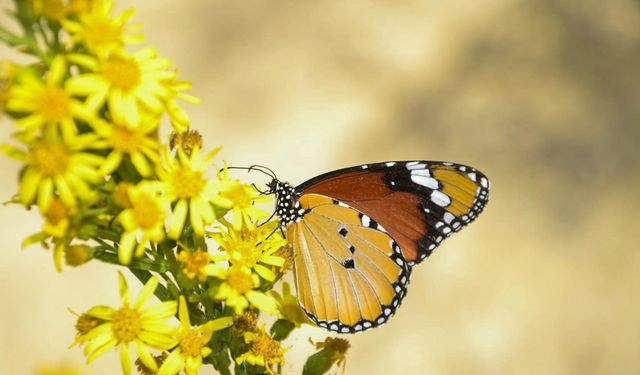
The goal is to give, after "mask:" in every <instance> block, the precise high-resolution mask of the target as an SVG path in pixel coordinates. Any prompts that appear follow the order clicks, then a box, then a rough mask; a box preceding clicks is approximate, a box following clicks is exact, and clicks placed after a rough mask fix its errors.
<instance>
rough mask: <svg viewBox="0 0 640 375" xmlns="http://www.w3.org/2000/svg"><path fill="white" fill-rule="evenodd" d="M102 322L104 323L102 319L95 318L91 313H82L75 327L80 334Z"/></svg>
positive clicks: (87, 331)
mask: <svg viewBox="0 0 640 375" xmlns="http://www.w3.org/2000/svg"><path fill="white" fill-rule="evenodd" d="M102 323H104V320H102V319H98V318H95V317H93V316H91V315H89V314H82V315H80V316H79V317H78V320H76V325H75V327H76V331H78V333H79V334H81V335H84V334H87V333H89V331H91V330H92V329H94V328H96V327H97V326H99V325H100V324H102Z"/></svg>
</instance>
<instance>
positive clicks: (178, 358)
mask: <svg viewBox="0 0 640 375" xmlns="http://www.w3.org/2000/svg"><path fill="white" fill-rule="evenodd" d="M183 366H184V356H182V355H181V353H180V349H179V348H178V349H176V350H174V351H172V352H171V354H169V356H168V357H167V359H165V360H164V363H163V364H162V366H160V369H159V370H158V374H157V375H175V374H177V373H178V372H180V370H182V367H183Z"/></svg>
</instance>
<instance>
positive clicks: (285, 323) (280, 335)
mask: <svg viewBox="0 0 640 375" xmlns="http://www.w3.org/2000/svg"><path fill="white" fill-rule="evenodd" d="M295 328H296V325H295V324H294V323H293V322H291V321H289V320H286V319H278V320H276V322H275V323H273V325H272V326H271V334H272V335H274V336H273V339H274V340H278V341H282V340H284V339H286V338H287V337H288V336H289V334H290V333H291V331H293V330H294V329H295Z"/></svg>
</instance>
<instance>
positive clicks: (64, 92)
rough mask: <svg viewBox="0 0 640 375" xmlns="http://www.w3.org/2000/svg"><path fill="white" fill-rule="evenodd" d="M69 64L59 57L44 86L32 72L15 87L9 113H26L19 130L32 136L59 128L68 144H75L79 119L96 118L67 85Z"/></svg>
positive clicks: (19, 123) (10, 96)
mask: <svg viewBox="0 0 640 375" xmlns="http://www.w3.org/2000/svg"><path fill="white" fill-rule="evenodd" d="M66 74H67V64H66V62H65V60H64V58H63V57H62V56H61V55H58V56H56V57H55V58H54V59H53V61H52V63H51V68H50V69H49V74H48V75H47V78H46V80H45V81H44V82H42V81H41V80H40V79H39V78H38V77H36V76H35V74H34V73H33V72H32V71H30V70H25V71H24V72H22V73H21V74H20V75H19V76H18V78H17V82H16V84H15V85H13V86H12V87H11V89H10V90H9V101H8V102H7V110H9V111H12V112H17V113H25V114H27V115H26V116H24V117H22V118H20V119H18V120H16V122H15V124H16V127H17V128H18V129H19V130H21V131H24V132H26V133H27V134H29V135H30V136H31V137H33V135H35V131H36V130H38V129H41V128H43V127H45V126H48V125H49V126H59V127H60V129H61V131H62V135H63V137H64V139H65V140H67V141H69V140H71V139H72V138H73V137H74V136H75V135H76V133H77V128H76V123H75V119H79V120H82V121H85V122H88V121H90V120H91V119H92V118H93V112H92V111H91V110H89V109H87V108H85V107H84V106H83V105H82V103H80V101H78V100H77V99H75V98H73V97H72V93H71V91H69V86H68V83H69V81H66V82H65V84H64V85H62V81H63V80H64V78H65V76H66Z"/></svg>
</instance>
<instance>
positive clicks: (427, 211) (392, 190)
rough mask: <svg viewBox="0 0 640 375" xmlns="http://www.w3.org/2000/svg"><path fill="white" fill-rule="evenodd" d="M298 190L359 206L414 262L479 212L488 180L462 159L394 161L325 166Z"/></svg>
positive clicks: (367, 219) (486, 194)
mask: <svg viewBox="0 0 640 375" xmlns="http://www.w3.org/2000/svg"><path fill="white" fill-rule="evenodd" d="M296 191H297V192H299V193H300V194H302V196H304V195H306V194H320V195H323V196H326V197H330V198H332V199H334V200H336V201H339V202H342V203H344V204H345V205H348V206H349V207H351V208H352V209H354V210H357V211H359V212H361V213H362V214H363V215H365V216H364V221H363V223H364V224H365V225H366V226H368V227H370V228H373V229H376V228H381V229H382V230H384V231H385V232H386V233H387V234H388V235H389V236H390V237H391V238H392V239H394V240H395V241H396V243H397V244H398V245H399V246H400V248H401V251H402V255H403V257H404V259H405V260H406V261H407V262H408V263H409V265H413V264H415V263H418V262H420V261H422V260H423V259H424V258H425V257H427V256H428V255H429V254H431V252H432V251H433V250H434V249H435V248H436V247H437V246H438V245H439V244H440V243H441V242H442V240H443V239H444V238H446V237H448V236H449V235H450V234H451V233H453V232H457V231H459V230H460V229H461V228H462V227H464V226H465V225H467V224H469V223H470V222H472V221H473V220H474V219H475V218H476V217H477V216H478V214H480V212H482V210H483V208H484V206H485V205H486V203H487V201H488V199H489V180H488V179H487V177H486V176H485V175H484V174H483V173H481V172H480V171H478V170H476V169H475V168H472V167H469V166H465V165H461V164H454V163H447V162H435V161H398V162H386V163H377V164H367V165H362V166H357V167H351V168H345V169H340V170H337V171H333V172H329V173H326V174H323V175H320V176H318V177H315V178H313V179H311V180H309V181H307V182H305V183H303V184H301V185H300V186H298V187H297V188H296Z"/></svg>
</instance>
